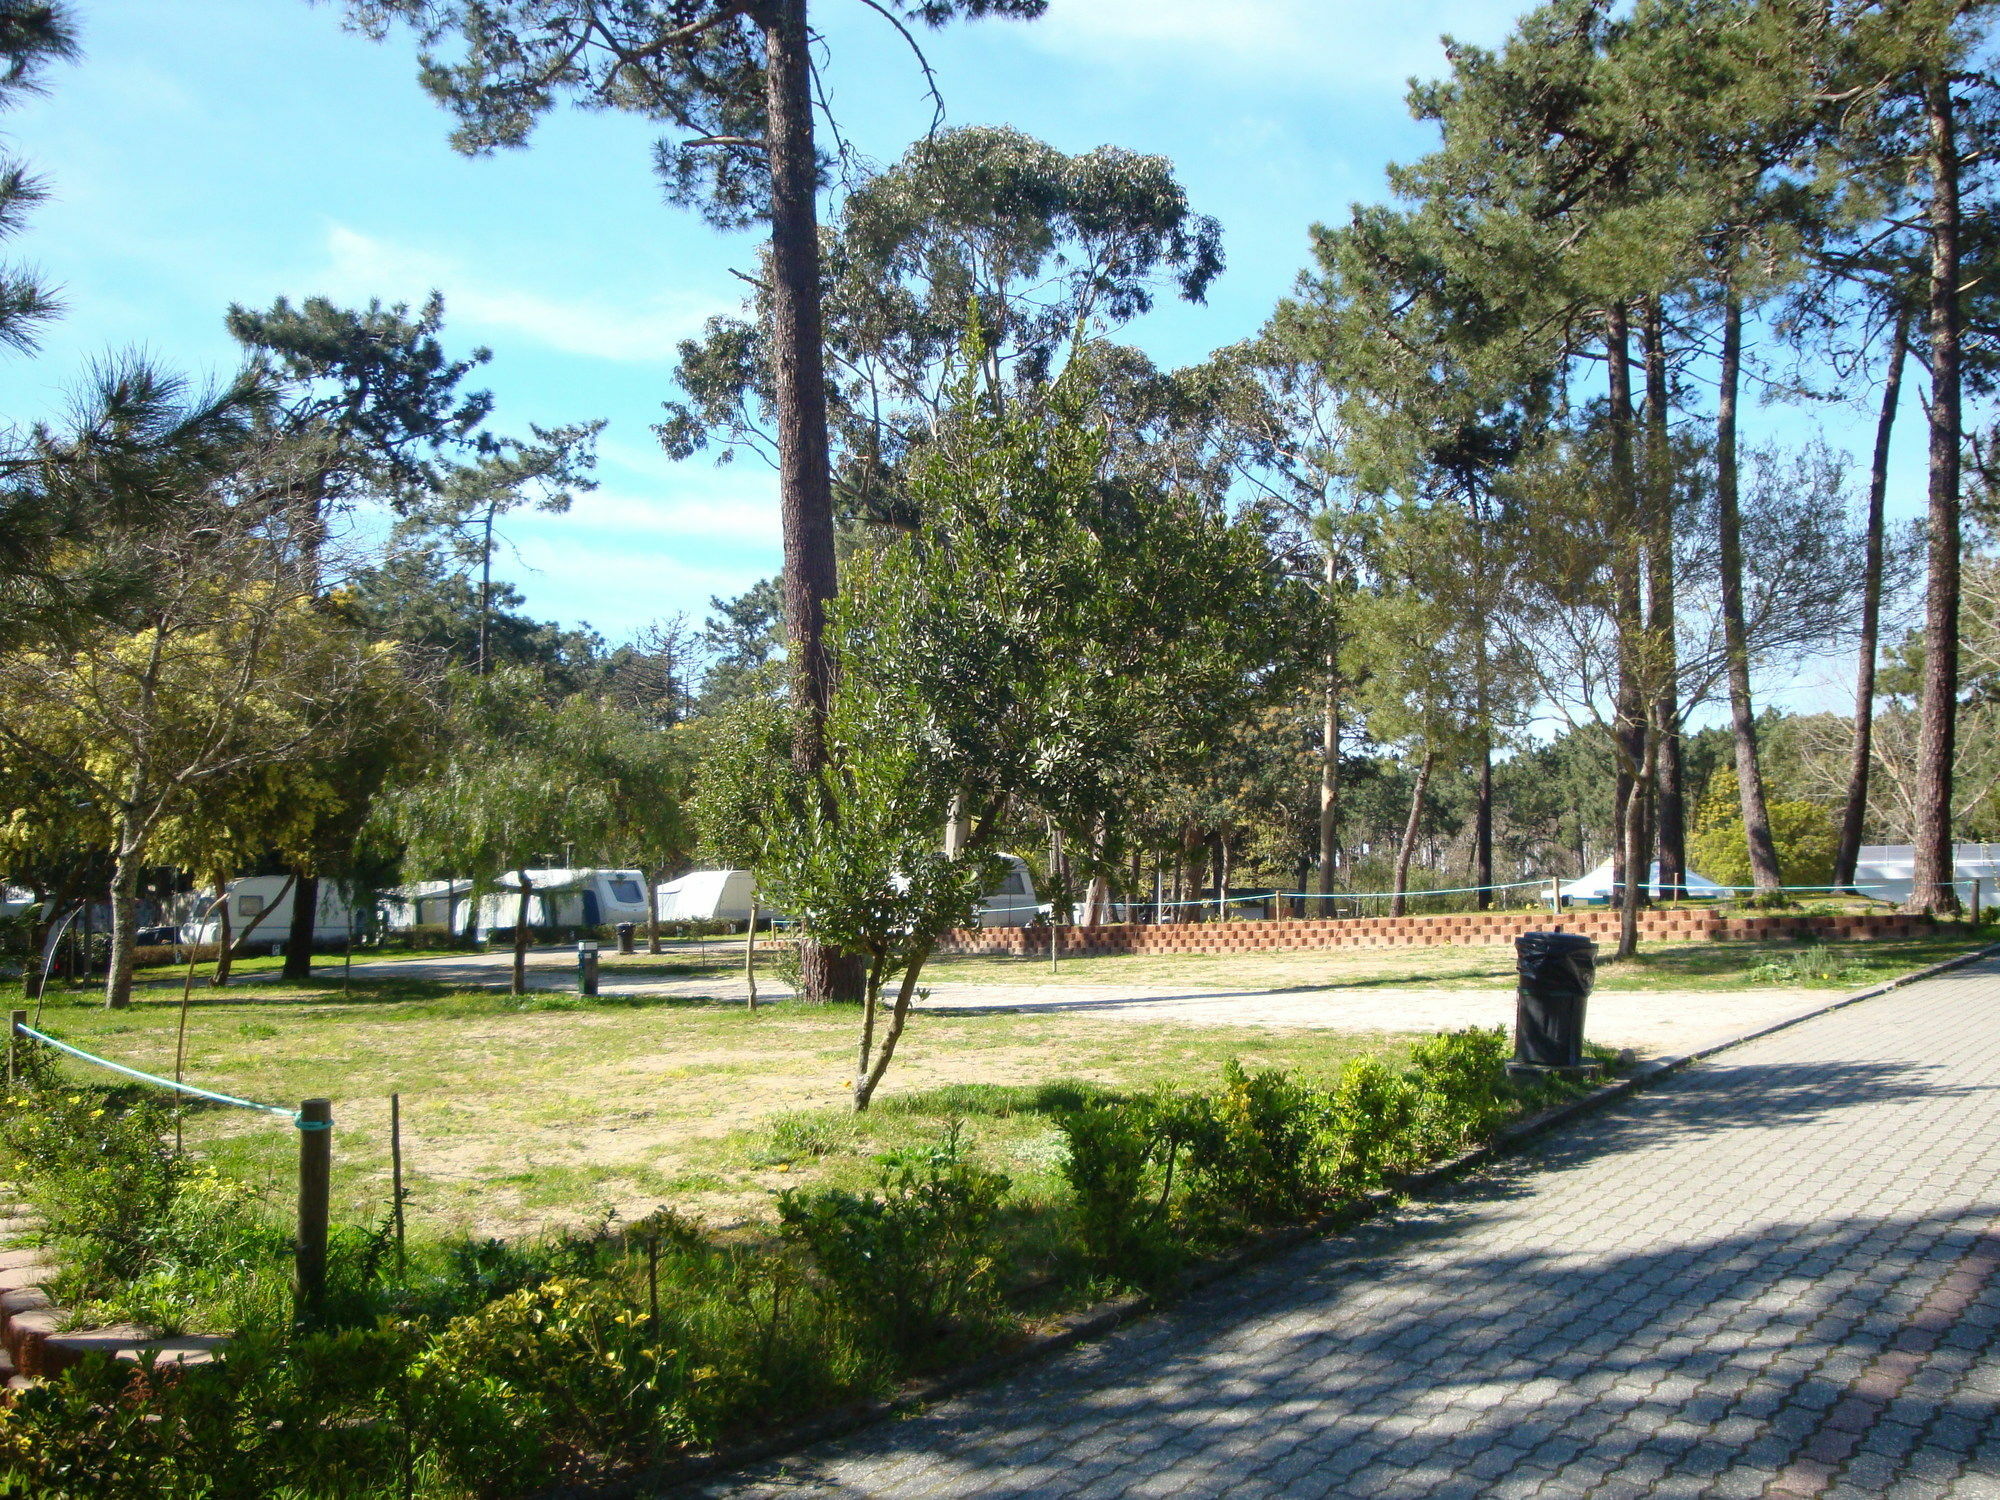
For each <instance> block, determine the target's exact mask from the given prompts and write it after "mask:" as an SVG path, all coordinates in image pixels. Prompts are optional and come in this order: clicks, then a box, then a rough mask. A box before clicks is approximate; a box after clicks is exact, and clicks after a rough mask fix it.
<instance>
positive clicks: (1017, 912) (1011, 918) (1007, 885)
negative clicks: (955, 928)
mask: <svg viewBox="0 0 2000 1500" xmlns="http://www.w3.org/2000/svg"><path fill="white" fill-rule="evenodd" d="M1000 858H1001V860H1002V861H1003V863H1004V865H1005V869H1004V871H1003V873H1002V874H1001V876H1000V883H999V884H998V885H996V886H994V887H993V889H992V890H990V891H988V892H987V893H986V895H985V896H984V897H982V898H981V900H980V902H979V913H978V920H979V925H980V926H981V927H1031V926H1033V925H1034V921H1035V917H1036V916H1037V914H1039V913H1040V911H1041V909H1042V908H1041V906H1040V904H1039V903H1037V902H1036V900H1035V877H1034V876H1033V875H1031V874H1029V873H1028V862H1027V861H1026V860H1024V859H1022V858H1020V857H1019V856H1018V855H1013V854H1003V855H1001V856H1000Z"/></svg>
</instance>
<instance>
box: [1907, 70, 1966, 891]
mask: <svg viewBox="0 0 2000 1500" xmlns="http://www.w3.org/2000/svg"><path fill="white" fill-rule="evenodd" d="M1925 95H1926V97H1925V101H1924V112H1925V115H1926V117H1927V119H1928V123H1929V126H1930V152H1929V155H1930V173H1931V201H1930V241H1931V274H1930V345H1931V357H1930V368H1931V404H1930V414H1931V432H1930V440H1931V441H1930V504H1929V517H1928V519H1929V532H1930V539H1929V540H1930V547H1929V552H1930V556H1929V562H1930V579H1929V583H1928V586H1927V587H1926V589H1925V591H1924V676H1923V685H1922V688H1921V705H1922V712H1923V720H1922V727H1921V729H1920V731H1919V735H1918V740H1917V818H1916V823H1917V826H1916V850H1915V855H1916V859H1915V866H1916V868H1915V870H1914V872H1913V873H1914V879H1913V881H1912V883H1911V887H1910V909H1911V910H1912V911H1925V912H1937V913H1945V914H1950V913H1953V912H1956V911H1957V910H1958V909H1959V904H1958V891H1957V888H1956V887H1955V886H1954V885H1953V884H1952V877H1953V876H1954V875H1955V874H1956V873H1957V872H1956V870H1955V869H1954V860H1953V850H1952V826H1951V823H1952V819H1951V798H1952V761H1953V759H1954V758H1955V756H1956V754H1957V750H1958V590H1959V581H1958V561H1959V559H1958V538H1959V493H1958V485H1959V445H1960V443H1961V442H1962V441H1963V436H1964V435H1963V433H1962V432H1961V431H1960V422H1961V412H1960V401H1961V395H1962V393H1961V389H1960V381H1961V376H1960V370H1959V334H1960V323H1961V314H1960V308H1959V296H1960V290H1959V245H1958V236H1959V204H1958V171H1959V160H1958V140H1957V134H1958V126H1957V120H1956V118H1955V108H1956V106H1955V104H1954V102H1953V100H1952V97H1951V81H1950V79H1949V78H1948V77H1946V76H1945V75H1944V74H1943V72H1942V71H1941V70H1940V72H1939V74H1938V76H1937V77H1935V78H1933V79H1932V80H1931V82H1930V85H1929V87H1928V88H1927V89H1926V91H1925Z"/></svg>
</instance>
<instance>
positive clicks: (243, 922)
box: [181, 875, 361, 943]
mask: <svg viewBox="0 0 2000 1500" xmlns="http://www.w3.org/2000/svg"><path fill="white" fill-rule="evenodd" d="M295 884H296V882H295V881H294V880H293V879H292V877H291V876H289V875H243V876H239V877H238V878H236V879H235V880H232V881H230V882H229V884H228V886H227V887H226V888H225V892H226V893H225V899H226V900H227V901H228V903H229V936H230V940H231V941H232V942H237V943H282V942H284V941H285V940H286V939H287V938H289V937H290V936H291V935H292V890H293V887H294V885H295ZM195 911H196V913H197V914H198V915H199V916H200V920H198V921H197V922H195V923H194V924H192V925H190V926H188V927H185V928H183V929H182V931H181V936H182V938H183V940H185V941H187V942H193V943H214V942H220V941H221V939H222V914H221V913H220V912H219V911H211V910H210V903H209V901H208V900H207V899H201V900H199V901H198V902H197V903H196V905H195ZM360 930H361V922H360V919H359V917H358V916H357V915H356V913H355V912H354V911H352V910H351V909H350V908H349V906H348V904H347V897H346V894H345V893H344V892H342V890H341V889H340V886H339V885H338V884H337V883H336V882H334V881H331V880H322V881H321V882H320V883H319V910H318V911H317V912H315V913H314V919H313V941H314V942H316V943H338V942H343V941H345V940H346V939H347V938H349V937H351V936H352V935H353V934H355V933H357V932H359V931H360Z"/></svg>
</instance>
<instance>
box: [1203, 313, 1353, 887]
mask: <svg viewBox="0 0 2000 1500" xmlns="http://www.w3.org/2000/svg"><path fill="white" fill-rule="evenodd" d="M1295 321H1296V322H1303V321H1304V319H1302V318H1300V319H1296V320H1295V318H1294V316H1293V315H1292V314H1291V313H1290V311H1289V309H1288V307H1287V306H1285V305H1281V306H1280V308H1279V311H1278V313H1277V315H1276V316H1275V317H1274V318H1273V319H1272V321H1271V323H1270V325H1268V326H1267V327H1266V328H1265V329H1264V330H1263V332H1262V333H1260V334H1259V335H1258V337H1256V338H1254V339H1249V340H1246V341H1244V342H1243V343H1240V344H1236V345H1232V346H1230V347H1228V348H1225V349H1222V350H1218V351H1217V352H1216V354H1215V355H1214V356H1213V357H1211V359H1210V360H1209V362H1208V365H1207V367H1206V368H1205V369H1203V370H1199V371H1196V372H1190V373H1191V375H1192V376H1193V377H1194V378H1195V379H1198V380H1200V382H1201V383H1202V384H1203V385H1205V386H1207V387H1208V399H1209V401H1210V403H1211V405H1212V409H1213V410H1214V411H1215V412H1216V413H1217V415H1218V425H1219V426H1220V427H1221V428H1222V430H1223V432H1224V433H1225V434H1226V437H1227V439H1228V441H1227V444H1226V448H1225V453H1226V460H1227V465H1228V468H1229V470H1230V471H1231V472H1232V476H1233V477H1234V478H1235V479H1236V481H1237V482H1238V483H1240V485H1241V486H1242V488H1243V490H1244V492H1245V493H1247V494H1248V495H1249V496H1251V497H1253V499H1254V503H1256V504H1258V505H1260V506H1261V507H1263V508H1264V509H1266V510H1267V511H1269V512H1270V513H1271V514H1272V515H1273V516H1275V517H1278V518H1281V521H1282V525H1281V526H1280V527H1279V528H1278V530H1277V531H1276V532H1274V535H1273V543H1274V549H1273V550H1274V555H1275V556H1279V557H1282V558H1286V559H1287V560H1289V561H1290V563H1291V564H1292V567H1293V571H1294V572H1295V573H1297V574H1298V575H1299V576H1300V577H1302V578H1306V579H1309V580H1311V583H1312V586H1313V588H1314V591H1315V594H1316V598H1317V603H1318V608H1317V609H1316V610H1313V611H1311V612H1309V615H1308V617H1307V618H1305V619H1303V620H1302V622H1301V623H1302V624H1303V625H1304V626H1305V633H1306V635H1307V637H1308V639H1309V640H1310V642H1311V649H1312V652H1313V656H1314V659H1315V661H1316V662H1317V664H1318V666H1319V669H1320V670H1319V682H1318V686H1317V693H1316V697H1317V699H1318V714H1317V716H1316V717H1317V721H1318V722H1317V739H1318V757H1317V759H1318V767H1319V769H1318V778H1317V780H1318V787H1317V789H1316V790H1317V812H1316V815H1315V818H1314V823H1315V850H1314V858H1313V861H1312V862H1313V863H1315V864H1316V866H1317V869H1318V875H1317V881H1318V886H1319V893H1320V895H1321V897H1323V898H1327V897H1331V896H1332V895H1333V892H1334V889H1335V885H1336V882H1337V881H1338V879H1339V864H1340V847H1341V843H1340V797H1341V751H1340V746H1341V737H1342V733H1343V730H1344V728H1345V726H1346V709H1347V697H1348V695H1349V693H1350V691H1351V689H1352V684H1351V683H1350V682H1349V681H1348V676H1347V672H1346V669H1345V667H1344V665H1343V662H1342V652H1341V641H1342V625H1341V615H1342V607H1343V604H1344V602H1345V600H1346V599H1347V597H1348V596H1349V595H1350V594H1351V593H1352V592H1353V590H1354V587H1355V582H1356V577H1357V571H1358V558H1357V555H1356V547H1357V537H1358V532H1357V529H1356V527H1355V525H1354V524H1353V521H1354V513H1353V507H1354V501H1355V496H1354V491H1353V486H1352V484H1351V482H1350V476H1349V475H1348V473H1347V469H1346V465H1347V461H1348V455H1347V442H1346V436H1347V434H1346V429H1345V425H1344V417H1343V410H1342V408H1343V406H1344V403H1345V392H1344V390H1343V388H1342V386H1341V384H1340V378H1341V376H1340V372H1339V371H1338V370H1337V369H1336V368H1334V367H1333V366H1332V364H1331V363H1330V362H1329V361H1328V360H1327V359H1326V358H1325V357H1324V353H1325V351H1324V350H1323V348H1322V347H1321V341H1320V340H1319V339H1317V338H1316V337H1313V336H1312V335H1311V334H1310V333H1308V332H1307V331H1306V330H1304V329H1302V328H1300V327H1297V326H1295ZM1300 884H1301V885H1303V884H1304V876H1303V874H1302V875H1301V876H1300ZM1322 904H1323V907H1324V902H1323V903H1322Z"/></svg>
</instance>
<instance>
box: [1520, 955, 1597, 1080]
mask: <svg viewBox="0 0 2000 1500" xmlns="http://www.w3.org/2000/svg"><path fill="white" fill-rule="evenodd" d="M1514 959H1515V969H1516V973H1517V974H1518V975H1519V984H1518V988H1517V989H1516V990H1515V1005H1514V1061H1513V1063H1512V1065H1511V1069H1518V1070H1520V1071H1522V1072H1542V1071H1547V1070H1549V1069H1575V1070H1578V1071H1582V1070H1584V1061H1583V1008H1584V1002H1585V1001H1586V1000H1588V999H1589V998H1590V992H1591V990H1592V988H1593V987H1594V986H1595V985H1596V983H1597V944H1595V943H1593V942H1592V941H1591V940H1590V939H1589V938H1587V937H1583V936H1581V935H1579V934H1577V933H1574V932H1524V933H1522V934H1521V935H1520V936H1519V937H1517V938H1515V939H1514Z"/></svg>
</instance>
